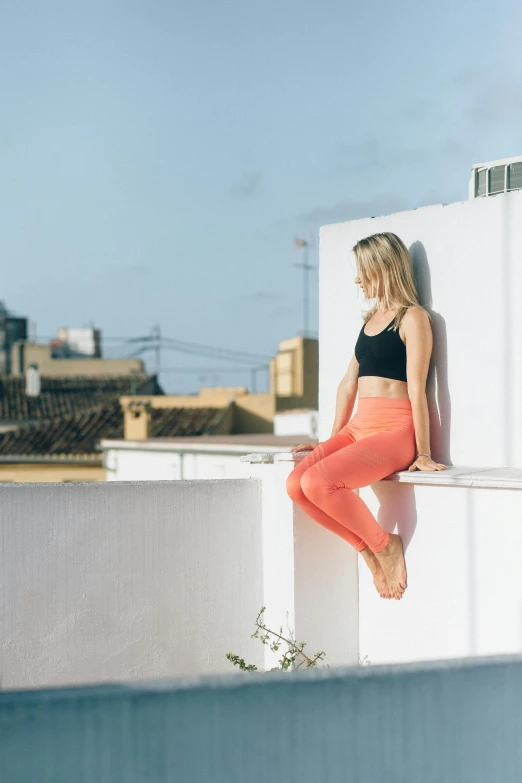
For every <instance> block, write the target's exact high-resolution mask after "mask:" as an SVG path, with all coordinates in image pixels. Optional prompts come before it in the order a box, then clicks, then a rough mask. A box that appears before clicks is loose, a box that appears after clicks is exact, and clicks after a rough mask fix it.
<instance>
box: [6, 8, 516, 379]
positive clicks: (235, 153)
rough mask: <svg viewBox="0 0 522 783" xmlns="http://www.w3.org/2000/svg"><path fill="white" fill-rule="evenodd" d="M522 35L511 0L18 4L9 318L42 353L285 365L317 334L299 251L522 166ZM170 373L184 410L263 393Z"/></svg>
mask: <svg viewBox="0 0 522 783" xmlns="http://www.w3.org/2000/svg"><path fill="white" fill-rule="evenodd" d="M521 29H522V4H520V3H519V2H515V0H510V1H509V2H508V1H507V0H500V2H497V3H494V4H492V3H491V2H489V0H488V2H486V0H475V1H474V2H471V1H470V0H464V2H463V1H462V0H461V1H460V2H457V3H455V2H454V0H452V1H451V2H450V0H439V2H437V3H435V2H423V3H419V2H418V1H416V2H412V1H410V0H407V1H404V0H402V1H401V0H395V1H394V2H393V3H390V2H386V1H385V0H366V2H365V3H353V2H349V1H348V2H347V1H346V0H344V2H341V1H340V0H323V2H322V3H318V2H313V3H312V2H309V0H289V1H286V0H277V2H275V1H274V0H265V2H263V3H255V4H254V3H245V2H244V1H243V2H237V0H232V2H228V3H216V2H201V0H192V2H190V3H188V2H186V3H183V4H181V3H175V2H169V3H167V2H160V1H158V0H143V1H142V2H135V0H126V2H122V1H121V2H117V1H116V0H103V1H102V2H101V1H100V0H90V2H89V3H87V2H84V3H78V2H72V3H71V2H55V1H53V0H48V1H47V2H45V3H41V2H34V0H33V1H32V2H20V3H11V4H9V5H7V4H3V5H2V9H1V11H0V85H1V91H2V122H1V123H0V173H1V182H2V188H1V190H0V252H1V257H2V261H3V275H2V286H1V288H0V298H1V299H3V300H4V301H5V303H6V305H7V307H8V308H10V309H11V310H12V311H13V312H15V313H16V314H19V315H26V316H28V317H29V318H30V319H31V321H32V322H33V323H35V324H36V329H37V334H38V336H39V338H40V337H44V336H47V335H55V334H56V331H57V329H58V328H59V327H60V326H85V325H89V324H90V323H94V324H95V325H96V326H98V327H99V328H101V329H102V331H103V334H104V335H105V336H106V337H111V336H118V337H119V336H127V335H128V336H129V337H131V336H138V335H144V334H149V333H150V331H151V328H152V327H153V326H154V324H156V323H159V324H160V326H161V330H162V334H163V335H165V336H166V337H170V338H175V339H179V340H183V341H188V342H193V343H199V344H204V345H213V346H218V347H223V348H229V349H235V350H239V351H246V352H252V353H256V354H260V355H267V356H271V355H273V354H274V353H275V352H276V351H277V345H278V342H279V341H280V340H283V339H287V338H289V337H292V336H294V335H295V334H298V333H300V332H301V330H302V320H303V319H302V272H301V270H299V269H297V268H295V267H294V266H293V264H294V263H297V262H299V261H300V260H302V259H301V258H300V256H299V251H298V250H297V248H296V247H295V241H294V237H295V236H303V237H305V238H308V239H311V240H312V241H313V243H314V247H312V248H311V252H310V257H309V261H310V262H311V263H314V264H316V263H317V240H318V231H319V226H321V225H323V224H325V223H332V222H338V221H341V220H349V219H350V218H356V217H364V216H367V215H375V214H386V213H389V212H395V211H398V210H401V209H409V208H414V207H417V206H421V205H425V204H432V203H440V202H443V203H446V202H449V201H457V200H461V199H465V198H467V186H468V180H469V173H470V168H471V166H472V164H473V163H476V162H481V161H485V160H491V159H495V158H501V157H507V156H510V155H516V154H521V153H522V58H521V57H520V30H521ZM310 279H311V284H312V301H311V313H310V319H311V331H312V332H313V333H316V331H317V275H316V273H315V272H314V273H312V274H311V278H310ZM106 349H107V354H111V353H113V352H114V351H115V350H117V349H118V346H117V344H116V343H111V342H109V341H107V343H106ZM147 356H148V355H146V357H145V358H147ZM258 363H260V361H258ZM254 364H255V362H254ZM162 366H163V367H164V368H165V372H164V373H162V375H161V382H162V384H163V386H164V388H165V390H166V391H170V392H172V393H175V392H181V393H183V392H190V391H196V390H197V389H198V388H199V385H200V383H203V384H204V385H232V384H245V385H247V386H250V373H249V372H248V366H247V365H242V366H244V367H245V371H243V372H229V371H228V370H229V369H233V368H234V367H238V366H240V365H238V364H237V363H236V362H234V361H230V360H227V361H221V360H217V359H208V358H204V357H198V356H192V355H190V354H184V353H178V352H174V351H166V350H165V351H163V352H162ZM195 366H197V367H201V368H213V370H214V371H212V372H208V373H207V371H206V370H201V372H199V373H186V372H182V371H181V370H182V369H184V368H189V367H195ZM147 367H148V369H152V368H153V360H152V356H150V357H149V358H148V359H147ZM176 367H177V368H179V372H172V371H167V368H176ZM218 368H221V369H222V372H221V373H220V372H219V369H218ZM225 368H226V371H225ZM204 376H206V377H204ZM266 384H267V376H266V374H264V375H262V374H261V375H260V376H259V380H258V390H265V389H266V388H267V385H266Z"/></svg>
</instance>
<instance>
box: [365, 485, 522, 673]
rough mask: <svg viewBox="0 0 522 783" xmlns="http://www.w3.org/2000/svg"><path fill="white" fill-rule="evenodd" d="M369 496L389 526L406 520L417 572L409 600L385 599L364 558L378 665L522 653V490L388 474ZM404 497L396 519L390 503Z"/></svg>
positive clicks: (412, 572) (402, 530)
mask: <svg viewBox="0 0 522 783" xmlns="http://www.w3.org/2000/svg"><path fill="white" fill-rule="evenodd" d="M374 490H375V491H377V492H378V493H379V496H380V497H381V499H382V506H381V508H380V509H379V502H378V500H377V498H376V496H375V493H374ZM386 492H388V493H393V495H394V498H393V499H392V502H391V503H389V502H387V498H386V494H385V493H386ZM360 494H361V497H362V498H363V500H364V501H365V502H366V503H367V504H368V506H369V508H370V509H371V511H372V512H373V514H374V515H375V516H376V517H377V518H378V519H379V522H380V524H381V526H382V527H383V528H384V529H385V530H388V532H391V531H392V530H393V525H394V523H395V522H397V523H398V528H397V529H396V530H395V532H398V533H399V534H400V536H401V537H402V539H403V543H404V546H405V559H406V566H407V570H408V587H407V589H406V591H405V594H404V597H403V598H402V599H401V601H394V600H390V601H386V600H383V599H382V598H380V597H379V595H378V593H377V591H376V590H375V587H374V586H373V582H372V579H371V575H370V572H369V570H368V568H367V567H366V565H365V564H364V562H363V561H362V558H359V572H360V581H359V631H360V654H361V656H362V657H363V658H364V657H365V656H367V658H368V659H369V660H370V661H371V663H372V664H376V663H390V662H404V661H421V660H434V659H439V658H455V657H462V656H475V655H494V654H496V653H502V654H506V653H521V652H522V570H521V568H520V552H522V511H521V509H522V491H520V490H505V489H504V490H499V489H477V488H457V487H437V486H435V487H426V486H423V487H420V486H415V487H413V486H408V485H407V484H404V485H401V486H397V484H396V483H395V482H393V483H392V482H386V481H381V482H379V484H376V485H374V487H373V488H369V487H365V488H363V489H362V490H361V491H360ZM397 495H399V496H400V495H402V502H401V501H400V500H399V503H398V504H397V505H398V508H399V509H400V513H399V514H398V515H397V516H396V517H395V518H394V517H393V515H390V514H389V513H387V510H389V509H390V507H392V508H393V507H394V505H395V503H396V502H397Z"/></svg>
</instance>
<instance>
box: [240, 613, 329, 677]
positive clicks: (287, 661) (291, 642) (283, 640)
mask: <svg viewBox="0 0 522 783" xmlns="http://www.w3.org/2000/svg"><path fill="white" fill-rule="evenodd" d="M265 609H266V606H262V607H261V609H260V610H259V612H258V615H257V617H256V620H255V623H256V630H255V631H254V633H253V634H250V638H251V639H260V640H261V642H262V643H263V644H269V645H270V649H271V650H272V651H273V652H278V651H279V648H280V647H281V646H282V645H283V644H286V645H288V649H287V650H286V652H284V653H283V657H282V658H280V659H279V666H275V667H274V668H273V669H271V670H270V671H274V670H282V671H287V670H289V669H290V670H292V671H294V670H295V669H299V668H300V667H301V666H304V667H305V668H311V667H313V666H317V661H319V660H322V659H323V656H324V655H326V653H325V652H324V650H320V651H319V652H318V653H316V654H315V655H314V657H313V658H310V657H309V656H308V655H307V654H306V653H305V652H304V647H306V642H296V641H295V639H294V638H293V637H292V634H291V632H290V631H289V634H288V638H287V637H285V636H283V626H281V628H280V632H279V633H277V632H276V631H272V630H270V628H267V626H266V625H265V623H264V622H263V613H264V611H265ZM271 636H272V637H274V638H273V641H271V642H269V639H270V637H271ZM226 657H227V659H228V660H229V661H230V662H231V663H233V664H234V665H235V666H239V668H240V669H241V670H242V671H248V672H254V671H257V666H255V665H254V664H246V663H245V661H244V659H243V658H240V657H239V655H234V653H227V654H226ZM299 658H300V660H298V659H299ZM326 667H327V668H329V666H328V664H326Z"/></svg>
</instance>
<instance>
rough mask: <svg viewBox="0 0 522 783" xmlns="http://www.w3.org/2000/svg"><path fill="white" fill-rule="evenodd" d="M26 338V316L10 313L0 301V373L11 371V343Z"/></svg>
mask: <svg viewBox="0 0 522 783" xmlns="http://www.w3.org/2000/svg"><path fill="white" fill-rule="evenodd" d="M26 339H27V318H18V317H17V316H15V315H12V314H11V313H10V312H9V311H8V310H7V308H6V306H5V304H4V303H3V302H2V301H0V374H1V375H9V374H10V372H11V353H12V348H13V345H14V344H15V343H16V342H17V341H19V340H26Z"/></svg>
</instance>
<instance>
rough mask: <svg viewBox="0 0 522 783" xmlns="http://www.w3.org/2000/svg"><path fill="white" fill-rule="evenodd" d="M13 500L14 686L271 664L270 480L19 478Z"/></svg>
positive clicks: (1, 528)
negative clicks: (266, 539) (266, 572)
mask: <svg viewBox="0 0 522 783" xmlns="http://www.w3.org/2000/svg"><path fill="white" fill-rule="evenodd" d="M0 501H1V508H2V515H1V518H0V544H1V546H0V575H1V577H0V582H1V588H2V612H1V613H0V677H1V687H2V688H27V687H44V686H51V685H62V684H71V683H76V684H78V683H88V682H107V681H122V680H136V679H148V678H154V677H166V676H178V675H185V674H196V673H203V672H230V671H234V669H233V665H232V664H231V663H230V662H229V661H228V660H227V659H226V657H225V656H226V653H227V652H233V653H236V654H238V655H241V656H242V657H244V658H245V659H246V660H247V662H249V663H255V664H257V665H258V666H263V662H264V647H263V645H262V644H261V643H260V642H259V641H258V640H255V639H251V638H250V635H251V633H252V632H253V630H254V628H255V625H254V621H255V617H256V615H257V613H258V611H259V609H260V608H261V606H262V605H263V602H264V598H265V596H264V592H263V590H264V588H263V583H264V577H263V569H264V567H265V566H264V561H265V559H266V555H265V554H264V552H263V531H262V516H261V511H262V499H261V487H260V484H259V482H257V481H201V482H198V481H187V482H184V481H173V482H133V483H126V482H118V483H108V482H93V483H89V484H85V483H79V484H75V483H71V484H13V485H4V486H0ZM289 522H290V525H291V517H290V520H289ZM290 565H291V567H293V564H290ZM274 578H276V579H277V574H275V575H274ZM283 608H285V607H283ZM277 619H279V617H278V618H277Z"/></svg>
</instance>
